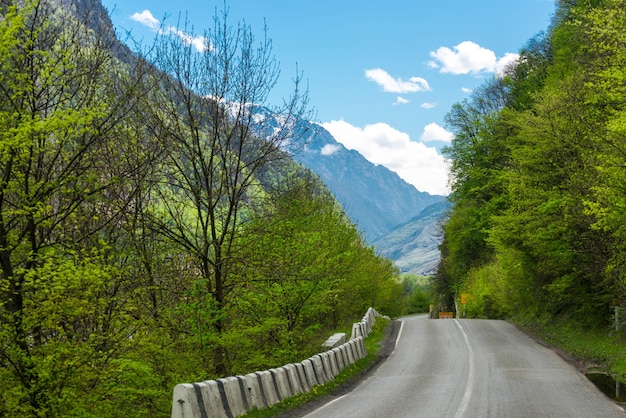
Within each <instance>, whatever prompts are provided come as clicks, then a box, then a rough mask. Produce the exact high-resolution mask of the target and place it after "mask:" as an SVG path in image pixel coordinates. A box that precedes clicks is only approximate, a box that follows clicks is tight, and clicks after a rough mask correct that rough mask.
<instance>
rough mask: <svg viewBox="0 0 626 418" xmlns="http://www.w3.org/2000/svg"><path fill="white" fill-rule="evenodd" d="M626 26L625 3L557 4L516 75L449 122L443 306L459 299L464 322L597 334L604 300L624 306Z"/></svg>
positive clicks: (440, 280) (459, 108) (493, 84)
mask: <svg viewBox="0 0 626 418" xmlns="http://www.w3.org/2000/svg"><path fill="white" fill-rule="evenodd" d="M625 23H626V14H625V12H624V2H623V1H618V0H613V1H607V2H604V1H603V2H587V1H571V2H570V1H563V2H559V4H558V5H557V13H556V15H555V19H554V21H553V25H552V26H551V27H550V29H549V31H548V32H547V33H546V34H540V35H538V36H537V37H535V38H534V39H532V40H531V42H529V44H528V45H527V46H526V47H525V48H524V49H522V51H521V56H522V58H521V59H520V61H519V62H518V64H517V66H515V67H514V68H509V69H507V71H506V72H505V76H504V77H502V78H501V81H498V80H494V81H489V82H487V83H485V86H484V87H483V88H482V89H479V90H478V91H476V92H475V94H474V95H473V96H472V97H471V99H470V100H468V101H465V102H463V103H460V104H458V105H455V107H454V108H453V109H452V110H451V112H450V113H449V114H448V124H449V125H450V127H451V128H452V129H453V130H454V131H455V134H456V139H455V140H454V142H453V143H452V145H451V147H449V148H448V149H447V150H446V153H447V155H448V156H449V157H450V158H451V159H452V160H453V163H452V171H453V176H454V183H453V194H452V196H451V200H452V202H453V204H454V207H453V209H452V210H451V213H450V217H449V221H448V223H447V224H446V225H445V227H444V234H445V236H444V243H443V245H442V262H441V266H440V271H439V272H438V273H437V275H436V276H435V281H434V285H435V291H436V293H437V296H438V298H439V304H440V305H442V306H444V305H445V306H447V307H450V306H451V305H452V302H451V300H452V299H453V298H456V300H457V301H458V299H459V298H460V296H461V294H462V293H465V294H467V295H471V300H470V301H469V302H468V303H467V306H466V310H467V312H466V313H467V314H468V315H472V316H479V317H480V316H486V317H501V316H515V315H520V314H524V315H533V316H545V315H547V316H553V317H559V316H568V317H570V318H571V317H574V316H575V317H577V318H578V319H577V320H578V321H579V322H581V323H583V324H584V325H588V326H592V325H593V326H605V325H607V324H608V317H607V311H606V308H607V306H608V304H609V302H610V300H611V299H613V298H616V299H623V298H624V297H626V293H625V289H626V288H625V282H624V280H623V277H622V276H623V271H624V268H623V266H624V257H623V254H624V253H625V252H624V248H623V247H622V243H623V242H624V234H622V232H621V231H622V230H623V228H624V224H625V222H624V220H625V218H624V212H623V208H624V207H626V204H624V202H622V200H623V190H624V187H623V167H624V163H625V162H624V155H626V153H625V152H623V151H624V150H623V141H622V140H621V139H622V138H623V133H624V130H623V129H622V128H623V126H624V124H623V121H622V119H623V109H624V107H623V106H624V103H625V102H624V100H623V98H624V94H625V93H626V91H625V90H624V87H623V86H624V85H625V84H624V80H626V78H625V75H626V73H624V70H623V69H624V65H623V63H624V62H625V59H626V56H624V53H623V51H624V48H623V45H624V44H626V38H625V37H624V34H623V30H622V29H623V26H624V24H625ZM496 93H498V94H496ZM457 303H458V302H457Z"/></svg>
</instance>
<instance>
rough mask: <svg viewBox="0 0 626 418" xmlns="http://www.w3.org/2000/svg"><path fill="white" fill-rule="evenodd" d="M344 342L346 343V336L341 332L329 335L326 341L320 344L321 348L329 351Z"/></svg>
mask: <svg viewBox="0 0 626 418" xmlns="http://www.w3.org/2000/svg"><path fill="white" fill-rule="evenodd" d="M345 342H346V334H345V333H343V332H339V333H337V334H333V335H331V336H330V337H329V338H328V339H327V340H326V341H324V344H322V347H324V348H326V349H327V350H330V349H331V348H335V347H337V346H339V345H341V344H343V343H345Z"/></svg>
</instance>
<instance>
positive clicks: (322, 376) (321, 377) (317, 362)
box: [309, 354, 328, 385]
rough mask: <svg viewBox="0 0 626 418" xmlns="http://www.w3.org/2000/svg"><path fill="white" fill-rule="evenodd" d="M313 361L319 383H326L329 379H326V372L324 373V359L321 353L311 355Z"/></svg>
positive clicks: (310, 358)
mask: <svg viewBox="0 0 626 418" xmlns="http://www.w3.org/2000/svg"><path fill="white" fill-rule="evenodd" d="M309 360H311V363H312V364H313V371H314V372H315V378H316V379H317V383H319V384H320V385H322V384H324V383H326V382H327V381H328V379H326V373H324V365H323V364H322V360H321V359H320V357H319V355H317V354H316V355H314V356H312V357H309Z"/></svg>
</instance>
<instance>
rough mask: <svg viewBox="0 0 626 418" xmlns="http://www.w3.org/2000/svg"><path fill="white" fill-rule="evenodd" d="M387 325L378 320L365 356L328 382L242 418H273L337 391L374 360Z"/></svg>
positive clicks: (369, 339)
mask: <svg viewBox="0 0 626 418" xmlns="http://www.w3.org/2000/svg"><path fill="white" fill-rule="evenodd" d="M389 323H390V321H389V320H386V319H384V318H378V319H377V320H376V324H375V325H374V327H373V329H372V332H371V333H370V335H369V336H368V337H367V338H366V339H365V348H366V350H367V356H366V357H365V358H362V359H360V360H357V361H356V362H354V364H351V365H350V366H348V367H346V368H345V369H344V370H342V371H341V373H339V375H338V376H337V377H335V378H334V379H333V380H331V381H330V382H328V383H326V384H323V385H318V386H315V387H313V389H312V390H311V391H310V392H306V393H300V394H298V395H295V396H292V397H291V398H287V399H285V400H283V401H282V402H279V403H277V404H275V405H272V406H270V407H269V408H267V409H253V410H251V411H250V412H248V413H247V414H246V415H244V416H245V417H252V418H265V417H274V416H276V415H279V414H282V413H284V412H287V411H289V410H291V409H294V408H297V407H298V406H301V405H304V404H305V403H307V402H310V401H312V400H314V399H317V398H320V397H322V396H324V395H328V394H330V393H332V392H333V391H335V390H337V389H339V388H340V387H341V386H342V385H343V384H345V383H346V382H348V381H350V380H351V379H353V378H355V377H357V376H359V375H360V374H361V373H363V372H364V371H365V370H366V369H367V368H368V367H369V366H370V365H371V364H372V363H373V362H374V360H376V355H377V354H378V351H379V350H380V347H381V343H382V341H383V339H384V338H385V329H386V328H387V326H389ZM348 335H349V334H348Z"/></svg>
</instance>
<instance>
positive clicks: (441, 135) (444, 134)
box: [420, 122, 454, 142]
mask: <svg viewBox="0 0 626 418" xmlns="http://www.w3.org/2000/svg"><path fill="white" fill-rule="evenodd" d="M420 139H421V140H422V141H424V142H431V141H442V142H452V140H453V139H454V134H453V133H452V132H450V131H448V130H446V129H445V128H444V127H443V126H439V125H437V124H436V123H435V122H433V123H429V124H428V125H426V126H424V131H423V132H422V135H421V136H420Z"/></svg>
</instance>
